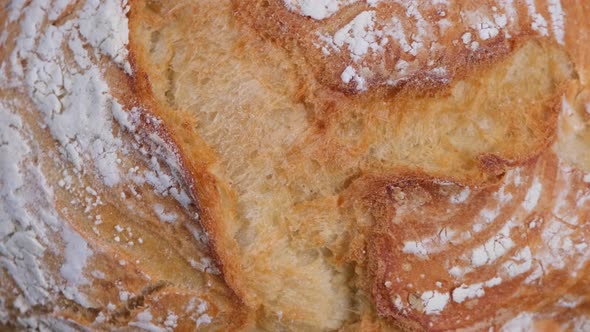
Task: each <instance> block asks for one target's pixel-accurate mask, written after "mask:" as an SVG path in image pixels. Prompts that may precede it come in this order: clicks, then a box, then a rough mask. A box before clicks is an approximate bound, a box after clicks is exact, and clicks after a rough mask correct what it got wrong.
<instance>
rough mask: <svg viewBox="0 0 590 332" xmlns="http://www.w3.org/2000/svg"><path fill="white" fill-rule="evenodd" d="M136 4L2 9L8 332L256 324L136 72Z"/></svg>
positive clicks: (0, 203) (0, 256) (3, 267)
mask: <svg viewBox="0 0 590 332" xmlns="http://www.w3.org/2000/svg"><path fill="white" fill-rule="evenodd" d="M126 6H127V5H126V3H122V2H120V1H101V2H96V1H71V2H68V1H61V2H59V3H57V2H55V3H54V2H53V1H29V2H26V3H25V2H22V3H21V2H18V1H8V2H6V1H2V2H0V32H1V33H0V34H1V35H2V36H1V37H0V39H2V42H1V43H0V44H1V45H2V46H0V64H1V65H0V77H1V78H0V188H2V189H0V330H3V331H5V330H8V331H11V330H15V331H25V330H26V331H37V330H38V331H85V330H92V331H113V330H128V331H137V330H158V329H159V330H166V329H168V330H173V329H176V330H179V331H188V330H194V329H197V328H198V329H199V330H233V329H236V328H237V327H238V326H241V325H243V324H244V322H245V321H246V317H247V313H245V311H244V310H243V309H242V308H241V307H240V305H239V303H240V300H239V299H238V298H237V297H236V296H235V294H234V292H233V291H232V290H231V289H229V288H228V287H227V286H226V284H225V282H224V281H223V278H222V277H221V276H220V272H219V269H218V267H217V266H216V264H215V262H214V259H213V258H212V254H211V252H210V250H209V248H208V244H207V237H206V234H205V233H204V231H203V230H202V228H201V226H200V225H199V223H198V208H197V206H196V202H195V201H194V200H192V199H191V198H190V196H189V194H188V193H189V192H190V189H189V188H188V184H187V182H186V181H185V180H184V179H183V178H184V177H185V171H184V170H183V166H182V165H181V162H180V157H179V155H178V152H179V151H178V149H177V148H176V146H175V144H174V143H173V142H172V141H171V137H170V134H169V133H168V132H167V131H168V130H167V128H166V125H165V124H163V123H162V121H161V120H160V119H158V118H157V117H155V116H154V115H153V114H152V113H151V111H150V108H152V107H154V106H153V105H152V104H150V101H149V100H147V99H146V100H140V99H139V98H138V94H137V93H136V91H135V90H136V87H135V86H134V84H133V79H132V77H131V76H129V75H128V74H127V73H126V72H129V69H130V67H129V64H128V63H125V62H126V59H125V56H124V55H125V54H126V49H125V45H123V46H124V47H123V48H122V49H118V48H117V45H118V44H117V43H119V42H122V41H123V40H122V39H117V38H123V39H124V37H125V35H124V33H125V31H124V30H123V28H124V27H126V24H127V21H126V10H125V8H127V7H126ZM127 9H128V8H127ZM91 17H95V18H96V19H97V21H93V20H92V19H91ZM119 20H121V21H119ZM85 23H89V24H90V27H91V28H90V29H89V26H88V25H85ZM110 29H113V30H110ZM114 29H120V31H119V30H114ZM101 33H103V35H101ZM105 33H106V34H105ZM109 33H110V35H109ZM94 38H96V39H94ZM100 45H102V46H105V45H112V46H113V48H112V49H110V50H113V49H114V50H115V51H116V52H115V53H111V52H110V50H109V49H108V48H107V47H106V46H105V48H101V46H100ZM119 56H120V58H119ZM126 67H127V68H126Z"/></svg>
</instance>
